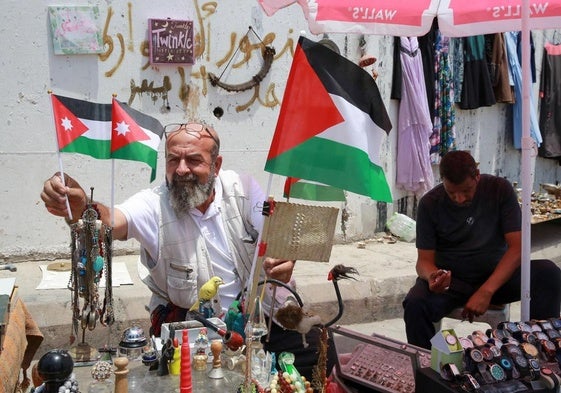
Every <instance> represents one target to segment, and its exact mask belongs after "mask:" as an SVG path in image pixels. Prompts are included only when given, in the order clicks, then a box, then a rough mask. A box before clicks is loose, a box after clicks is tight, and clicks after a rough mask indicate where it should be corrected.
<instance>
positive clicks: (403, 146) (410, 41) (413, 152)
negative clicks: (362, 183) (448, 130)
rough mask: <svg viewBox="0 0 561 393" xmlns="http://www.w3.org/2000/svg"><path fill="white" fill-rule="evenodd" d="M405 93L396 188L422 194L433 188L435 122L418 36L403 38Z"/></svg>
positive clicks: (399, 133) (399, 138)
mask: <svg viewBox="0 0 561 393" xmlns="http://www.w3.org/2000/svg"><path fill="white" fill-rule="evenodd" d="M400 43H401V66H402V78H403V79H402V82H403V83H402V91H401V101H400V104H399V112H398V136H397V179H396V186H397V187H399V188H402V189H404V190H406V191H412V192H414V193H415V194H416V195H419V196H420V195H423V194H424V193H425V192H427V191H428V190H430V189H431V188H432V187H433V185H434V176H433V173H432V168H431V164H430V142H429V138H430V135H431V133H432V121H431V118H430V114H429V109H428V108H429V106H428V104H427V94H426V90H425V80H424V76H423V63H422V59H421V53H420V51H419V45H418V41H417V38H416V37H409V38H407V37H401V39H400Z"/></svg>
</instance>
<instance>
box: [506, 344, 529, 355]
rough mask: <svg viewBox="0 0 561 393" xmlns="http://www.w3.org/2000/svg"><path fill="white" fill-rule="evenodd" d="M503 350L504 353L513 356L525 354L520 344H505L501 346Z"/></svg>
mask: <svg viewBox="0 0 561 393" xmlns="http://www.w3.org/2000/svg"><path fill="white" fill-rule="evenodd" d="M501 352H502V354H503V355H507V356H510V357H511V358H514V357H515V356H517V355H522V356H524V352H523V351H522V349H521V348H520V347H519V346H518V345H514V344H504V345H503V346H502V347H501Z"/></svg>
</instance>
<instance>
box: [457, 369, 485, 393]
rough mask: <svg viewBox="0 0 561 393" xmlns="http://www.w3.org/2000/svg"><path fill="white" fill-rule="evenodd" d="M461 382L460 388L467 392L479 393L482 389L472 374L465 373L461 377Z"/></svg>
mask: <svg viewBox="0 0 561 393" xmlns="http://www.w3.org/2000/svg"><path fill="white" fill-rule="evenodd" d="M461 381H462V382H461V385H460V386H461V387H462V389H463V390H465V391H467V392H478V391H479V388H480V387H481V386H480V385H479V382H477V380H476V379H475V378H474V377H473V375H471V374H470V373H463V374H462V376H461Z"/></svg>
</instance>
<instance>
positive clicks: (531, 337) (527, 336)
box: [522, 332, 538, 345]
mask: <svg viewBox="0 0 561 393" xmlns="http://www.w3.org/2000/svg"><path fill="white" fill-rule="evenodd" d="M522 341H526V342H529V343H530V344H534V345H536V344H537V342H538V336H536V335H535V334H534V333H533V332H532V333H528V332H523V333H522Z"/></svg>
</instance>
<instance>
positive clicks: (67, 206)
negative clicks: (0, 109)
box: [48, 90, 73, 221]
mask: <svg viewBox="0 0 561 393" xmlns="http://www.w3.org/2000/svg"><path fill="white" fill-rule="evenodd" d="M48 93H49V97H51V109H52V112H51V113H52V115H53V123H54V122H55V121H56V116H55V113H54V106H53V97H52V94H53V91H52V90H48ZM56 134H57V131H56V123H55V135H56ZM56 147H57V149H56V152H57V157H58V167H59V172H60V179H61V180H62V185H63V186H64V187H65V188H66V181H65V180H64V170H63V169H62V157H61V154H60V146H59V143H58V135H56ZM65 196H66V210H68V219H69V220H70V221H72V219H73V217H72V209H70V201H69V200H68V194H66V195H65Z"/></svg>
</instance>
